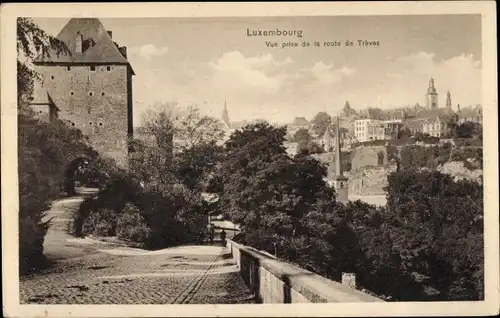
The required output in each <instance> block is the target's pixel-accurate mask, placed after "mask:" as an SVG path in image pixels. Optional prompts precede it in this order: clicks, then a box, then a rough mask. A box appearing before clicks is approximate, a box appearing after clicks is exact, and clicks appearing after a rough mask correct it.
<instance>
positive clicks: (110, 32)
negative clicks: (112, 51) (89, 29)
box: [107, 31, 113, 40]
mask: <svg viewBox="0 0 500 318" xmlns="http://www.w3.org/2000/svg"><path fill="white" fill-rule="evenodd" d="M107 32H108V35H109V37H110V38H111V40H112V39H113V31H107Z"/></svg>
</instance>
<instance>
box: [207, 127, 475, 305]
mask: <svg viewBox="0 0 500 318" xmlns="http://www.w3.org/2000/svg"><path fill="white" fill-rule="evenodd" d="M284 139H285V131H284V129H282V128H279V127H273V126H270V125H267V124H259V125H251V126H247V127H245V128H243V129H242V130H241V131H238V132H236V133H234V134H233V135H232V136H231V137H230V139H229V140H228V142H227V143H226V149H225V155H224V156H223V159H222V163H221V165H220V167H219V169H217V172H216V173H215V176H216V177H215V178H214V179H213V184H212V185H213V187H212V190H213V191H215V192H217V194H218V195H219V197H220V206H221V209H222V210H223V211H225V212H226V213H227V216H228V217H229V218H230V219H231V220H233V221H234V222H236V223H238V224H240V226H241V229H242V232H241V233H240V235H239V236H238V237H237V238H236V239H237V240H238V241H240V242H241V243H244V244H248V245H251V246H253V247H256V248H258V249H262V250H265V251H267V252H270V253H277V256H278V257H279V258H282V259H284V260H286V261H290V262H293V263H296V264H298V265H300V266H302V267H304V268H306V269H309V270H312V271H314V272H316V273H318V274H320V275H323V276H326V277H329V278H331V279H334V280H339V279H340V277H341V273H342V272H353V273H356V276H357V282H358V284H359V285H361V286H362V287H364V288H367V289H368V290H371V291H373V292H375V293H377V294H378V295H381V296H383V297H385V298H386V299H391V300H401V301H410V300H413V301H415V300H459V299H467V300H476V299H482V298H483V297H484V295H483V279H484V278H483V264H484V260H483V256H482V251H483V241H482V233H483V232H482V231H483V229H482V213H483V212H482V211H483V201H482V200H483V199H482V187H481V185H479V184H477V183H474V182H471V181H458V182H455V181H454V180H453V178H452V177H451V176H449V175H444V174H441V173H439V172H419V171H417V170H414V169H402V170H400V171H398V172H395V173H393V174H391V175H390V176H389V180H388V182H389V183H388V187H387V193H388V202H389V203H388V205H387V207H386V208H377V207H375V206H371V205H368V204H365V203H362V202H360V201H357V202H349V203H348V204H341V203H339V202H336V200H335V194H334V191H333V189H331V188H330V187H328V185H327V184H326V183H325V182H324V181H323V178H324V177H325V175H326V169H325V167H324V166H322V165H321V164H319V163H318V162H317V161H315V160H313V159H310V158H308V157H307V156H301V155H298V156H296V157H295V158H290V157H288V156H286V155H285V153H284V149H283V145H282V144H283V141H284ZM422 148H423V147H422ZM425 149H427V148H425ZM429 149H431V151H432V150H433V149H432V148H429ZM415 160H416V162H411V163H410V162H408V163H407V164H408V165H409V166H413V167H414V166H415V164H417V163H418V162H424V161H426V160H427V158H426V157H422V158H418V157H417V158H416V159H415Z"/></svg>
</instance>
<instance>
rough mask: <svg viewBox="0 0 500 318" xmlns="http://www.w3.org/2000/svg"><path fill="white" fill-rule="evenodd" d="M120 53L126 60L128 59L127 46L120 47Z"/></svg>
mask: <svg viewBox="0 0 500 318" xmlns="http://www.w3.org/2000/svg"><path fill="white" fill-rule="evenodd" d="M118 51H120V53H121V54H122V55H123V57H124V58H125V59H126V58H127V47H126V46H122V47H119V48H118Z"/></svg>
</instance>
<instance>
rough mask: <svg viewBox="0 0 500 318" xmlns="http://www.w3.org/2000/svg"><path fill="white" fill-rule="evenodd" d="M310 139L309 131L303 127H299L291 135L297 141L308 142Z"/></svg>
mask: <svg viewBox="0 0 500 318" xmlns="http://www.w3.org/2000/svg"><path fill="white" fill-rule="evenodd" d="M311 139H312V137H311V135H310V134H309V131H308V130H307V129H305V128H300V129H299V130H297V132H296V133H295V134H294V136H293V140H294V141H295V142H298V143H304V144H308V143H309V142H310V141H311Z"/></svg>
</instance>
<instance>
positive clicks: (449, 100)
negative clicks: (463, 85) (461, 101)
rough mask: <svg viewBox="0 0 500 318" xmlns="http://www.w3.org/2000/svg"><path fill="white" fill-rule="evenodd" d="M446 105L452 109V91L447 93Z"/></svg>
mask: <svg viewBox="0 0 500 318" xmlns="http://www.w3.org/2000/svg"><path fill="white" fill-rule="evenodd" d="M446 107H448V108H449V109H451V94H450V91H448V93H446Z"/></svg>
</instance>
